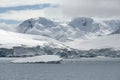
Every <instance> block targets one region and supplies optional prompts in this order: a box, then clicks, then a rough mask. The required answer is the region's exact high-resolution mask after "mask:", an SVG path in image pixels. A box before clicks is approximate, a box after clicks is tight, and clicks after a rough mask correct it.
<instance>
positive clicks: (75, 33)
mask: <svg viewBox="0 0 120 80" xmlns="http://www.w3.org/2000/svg"><path fill="white" fill-rule="evenodd" d="M17 30H18V32H20V33H26V34H35V35H43V36H47V37H50V38H53V39H56V40H59V41H62V42H65V41H71V40H74V39H78V38H79V39H88V38H92V37H93V38H94V37H98V36H103V35H110V34H119V33H120V19H100V20H98V19H97V20H96V19H95V18H89V17H77V18H74V19H72V20H71V21H69V22H66V23H61V22H56V21H54V20H50V19H46V18H43V17H40V18H38V19H34V18H32V19H28V20H26V21H24V22H23V23H21V24H20V25H19V26H18V28H17Z"/></svg>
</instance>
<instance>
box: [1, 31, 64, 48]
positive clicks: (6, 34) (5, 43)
mask: <svg viewBox="0 0 120 80" xmlns="http://www.w3.org/2000/svg"><path fill="white" fill-rule="evenodd" d="M23 45H25V46H29V47H32V46H43V47H44V46H46V45H48V46H50V47H57V48H65V46H64V45H63V44H62V43H60V42H59V41H56V40H54V39H51V38H48V37H44V36H40V35H39V36H36V35H28V34H21V33H16V32H10V31H4V30H0V48H12V47H14V46H23Z"/></svg>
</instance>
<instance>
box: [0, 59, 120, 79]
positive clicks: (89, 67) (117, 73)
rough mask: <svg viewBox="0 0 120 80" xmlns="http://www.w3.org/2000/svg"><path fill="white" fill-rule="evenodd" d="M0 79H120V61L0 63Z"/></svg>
mask: <svg viewBox="0 0 120 80" xmlns="http://www.w3.org/2000/svg"><path fill="white" fill-rule="evenodd" d="M0 80H120V61H81V62H75V63H69V62H68V63H62V64H12V63H0Z"/></svg>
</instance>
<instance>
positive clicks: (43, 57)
mask: <svg viewBox="0 0 120 80" xmlns="http://www.w3.org/2000/svg"><path fill="white" fill-rule="evenodd" d="M61 60H62V58H60V57H59V56H57V55H41V56H35V57H26V58H20V59H16V60H13V61H12V62H13V63H37V62H45V63H47V62H58V61H61Z"/></svg>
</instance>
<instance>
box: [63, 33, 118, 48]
mask: <svg viewBox="0 0 120 80" xmlns="http://www.w3.org/2000/svg"><path fill="white" fill-rule="evenodd" d="M65 44H66V45H69V46H70V47H72V48H75V49H79V50H89V49H102V48H113V49H120V34H114V35H109V36H102V37H99V38H94V39H90V40H82V41H81V40H79V39H76V40H74V41H71V42H66V43H65Z"/></svg>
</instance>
